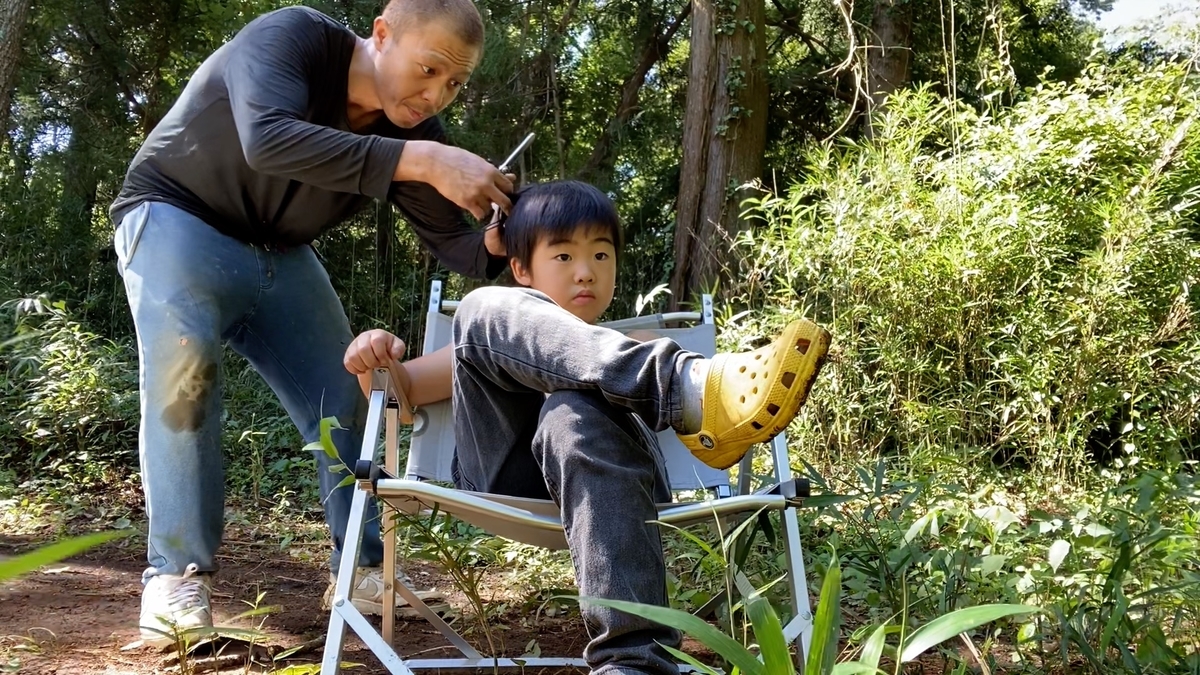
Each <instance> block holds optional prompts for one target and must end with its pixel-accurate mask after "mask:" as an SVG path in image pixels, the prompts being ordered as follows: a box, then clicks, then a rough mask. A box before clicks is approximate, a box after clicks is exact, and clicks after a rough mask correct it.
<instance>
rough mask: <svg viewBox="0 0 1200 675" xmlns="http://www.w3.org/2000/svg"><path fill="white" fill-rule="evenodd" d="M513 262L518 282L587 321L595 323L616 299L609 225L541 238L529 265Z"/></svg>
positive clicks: (514, 273)
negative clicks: (567, 236) (564, 236)
mask: <svg viewBox="0 0 1200 675" xmlns="http://www.w3.org/2000/svg"><path fill="white" fill-rule="evenodd" d="M510 265H511V267H512V271H513V277H514V278H516V280H517V282H518V283H520V284H521V285H523V286H528V287H530V288H532V289H534V290H537V291H541V292H542V293H545V294H546V295H548V296H550V298H551V299H552V300H554V302H556V303H558V306H559V307H562V308H563V309H565V310H567V311H568V312H570V313H572V314H574V315H575V316H577V317H579V318H580V319H583V320H584V321H586V322H587V323H595V322H596V319H599V318H600V315H601V314H603V313H604V310H606V309H608V306H609V305H610V304H611V303H612V299H613V291H614V289H615V287H616V281H617V254H616V247H615V246H614V244H613V241H612V239H611V238H610V235H609V233H608V230H607V228H600V227H580V228H577V229H576V230H575V232H574V233H572V235H571V236H570V237H569V238H565V239H560V240H549V239H546V240H543V241H540V242H538V244H537V246H535V247H534V249H533V254H532V255H531V256H530V260H529V267H528V268H525V267H524V266H523V265H521V263H520V262H518V261H517V260H515V259H512V260H510Z"/></svg>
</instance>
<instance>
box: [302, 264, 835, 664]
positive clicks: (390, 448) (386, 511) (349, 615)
mask: <svg viewBox="0 0 1200 675" xmlns="http://www.w3.org/2000/svg"><path fill="white" fill-rule="evenodd" d="M457 306H458V303H457V302H456V301H452V300H443V299H442V288H441V282H440V281H434V282H433V284H432V286H431V293H430V304H429V313H428V315H427V317H426V334H425V344H424V348H425V353H430V352H431V351H433V350H435V349H437V348H439V347H441V346H442V344H445V342H446V341H448V332H447V330H448V328H447V327H448V325H449V321H448V318H447V315H446V314H444V313H443V312H444V311H445V310H454V309H456V308H457ZM702 310H703V311H702V312H699V313H696V312H678V313H671V314H659V315H653V316H649V317H632V318H629V319H622V320H619V321H614V322H611V323H607V324H605V325H606V326H608V327H611V328H614V329H617V330H623V331H625V330H634V329H639V328H654V329H658V330H659V332H660V333H663V334H666V335H668V336H672V337H674V336H680V342H681V344H683V345H684V346H685V347H688V345H687V344H684V341H683V340H684V339H686V338H687V333H686V332H685V331H686V330H690V329H684V330H683V331H680V330H678V329H676V330H663V328H664V326H666V325H667V324H671V323H678V322H698V323H697V326H706V327H708V330H707V332H706V334H705V335H704V336H703V337H704V338H706V339H707V343H706V344H705V345H703V347H706V348H704V349H696V351H702V353H707V354H708V355H711V353H712V352H713V351H714V350H715V328H714V326H713V324H714V322H713V313H712V300H711V298H710V297H709V296H704V298H703V302H702ZM439 325H441V328H442V330H441V331H439V330H438V326H439ZM439 332H440V334H439ZM439 342H441V343H442V344H439ZM368 401H369V407H368V413H367V421H366V428H365V430H364V434H363V440H362V447H361V451H360V454H359V459H358V461H357V463H356V465H355V466H354V467H353V473H354V477H355V484H354V486H353V487H352V489H354V490H355V492H354V496H353V498H352V501H351V508H350V515H349V523H348V526H347V531H346V539H345V543H344V547H345V548H344V551H343V553H342V558H341V566H340V568H339V570H338V577H337V582H336V584H335V590H334V597H333V602H332V609H331V611H330V614H329V630H328V633H327V635H326V641H325V652H324V656H323V658H322V666H321V673H322V675H334V674H335V673H338V672H340V668H341V661H342V652H343V648H344V645H345V639H346V630H347V629H350V630H353V631H354V632H355V633H356V634H357V635H358V636H359V638H360V639H361V640H362V641H363V643H364V644H365V645H366V646H367V648H368V649H369V650H370V651H371V652H372V653H373V654H374V655H375V657H376V658H378V659H379V661H380V662H381V663H382V664H383V666H384V667H385V668H387V670H388V671H389V672H391V673H393V674H395V675H410V673H412V672H413V671H414V670H423V669H440V668H493V669H494V668H526V667H535V668H536V667H564V666H573V667H579V668H584V669H586V668H587V664H586V663H585V662H584V660H583V659H582V658H578V657H569V656H559V657H554V656H539V657H529V658H525V657H522V658H516V659H513V658H495V657H492V656H486V655H484V654H481V653H480V652H479V651H478V650H476V649H475V648H474V647H473V646H471V645H470V644H469V643H468V642H467V641H466V639H465V638H463V636H462V635H461V634H459V633H458V631H456V630H455V629H454V628H453V627H452V626H450V625H449V624H448V623H447V622H446V621H445V620H444V619H442V617H440V616H439V615H438V614H437V613H436V612H434V611H433V610H432V609H430V608H429V607H428V606H427V605H426V604H425V603H424V602H423V601H421V599H420V598H418V597H417V596H416V594H415V593H414V592H413V591H412V589H410V588H408V587H407V586H405V585H404V584H403V583H400V582H399V581H397V565H396V532H395V527H385V528H383V530H384V561H383V578H384V586H385V588H384V603H383V618H382V626H381V629H380V630H376V629H375V628H374V626H372V624H371V623H370V622H369V621H368V620H367V619H366V618H365V617H364V616H363V615H362V614H361V613H360V612H359V611H358V610H357V609H356V608H355V607H354V606H353V605H352V604H351V603H350V602H348V601H347V598H349V595H350V587H351V581H352V580H353V578H354V574H355V568H356V566H357V561H358V554H359V550H360V548H361V545H362V534H363V529H364V528H363V526H364V519H365V517H366V508H367V500H368V499H371V498H378V499H379V500H380V501H381V502H382V504H381V508H380V514H381V517H383V518H385V519H386V518H387V517H388V516H389V515H390V514H395V513H400V512H402V513H408V514H418V513H427V512H429V510H430V509H432V508H437V509H438V510H439V511H440V512H445V513H449V514H451V515H453V516H455V517H457V518H460V519H462V520H464V521H466V522H469V523H471V524H474V525H476V526H478V527H481V528H483V529H484V530H486V531H488V532H489V533H491V534H493V535H496V536H503V537H506V538H510V539H514V540H517V541H523V542H526V543H532V544H535V545H539V546H544V547H548V548H565V547H566V540H565V537H564V535H563V530H562V523H561V521H560V519H559V510H558V507H557V506H556V505H555V504H554V503H553V502H551V501H549V500H544V501H543V500H536V499H522V498H516V497H508V496H505V495H496V494H484V493H477V492H467V491H463V490H457V489H454V488H449V487H443V486H440V485H436V484H433V483H431V482H429V481H430V480H446V478H447V477H448V474H449V471H448V468H447V467H448V466H449V459H448V458H447V457H445V456H444V450H441V449H439V450H437V453H439V454H436V455H435V457H434V460H435V463H436V464H437V466H433V467H430V466H421V463H420V461H419V459H420V455H421V454H422V453H420V452H418V451H419V449H420V448H419V446H420V445H421V444H422V443H425V442H431V443H438V442H439V440H438V438H437V437H436V436H437V434H444V433H446V429H445V425H446V424H447V421H448V420H449V417H448V415H450V414H452V411H450V410H449V402H448V401H447V402H445V404H444V407H442V408H441V409H440V410H439V409H438V408H436V407H430V408H433V410H432V413H433V414H432V417H433V418H435V419H431V411H430V410H429V409H423V410H422V411H418V412H420V413H421V414H419V415H418V417H417V419H416V420H414V430H413V442H412V443H413V444H412V448H411V449H410V455H409V462H408V466H407V467H406V470H405V473H404V477H403V478H398V477H397V476H399V475H400V474H399V473H398V469H399V465H398V464H399V463H398V456H399V451H398V439H399V426H400V410H401V406H402V404H403V402H402V401H401V397H400V396H398V394H397V389H396V387H395V386H394V384H393V380H392V378H391V377H390V375H389V372H388V370H386V369H380V370H377V371H376V372H375V373H374V374H373V377H372V386H371V391H370V393H369V395H368ZM438 405H441V404H438ZM381 431H383V432H384V444H383V460H384V461H383V466H382V467H381V466H379V464H378V463H377V462H376V456H377V454H376V448H377V444H378V441H379V436H380V432H381ZM450 433H451V438H452V429H451V431H450ZM659 439H660V443H664V444H669V443H672V442H673V443H676V444H678V439H676V438H674V436H673V432H671V431H670V430H667V431H665V432H663V433H661V434H660V435H659ZM445 442H446V441H445V437H444V436H443V437H442V439H441V441H440V443H441V444H442V445H444V444H445ZM452 447H453V446H452V445H451V448H452ZM678 447H679V448H682V447H683V446H682V444H679V445H678ZM770 450H771V455H770V457H771V462H772V464H773V465H774V479H775V481H776V483H775V484H774V485H773V486H770V487H769V488H767V489H764V490H759V491H757V492H751V461H752V457H753V454H754V453H753V452H750V453H747V454H746V456H745V457H744V458H743V459H742V461H741V464H740V470H739V480H738V485H737V488H738V489H737V493H736V494H734V493H733V491H732V486H731V485H730V481H729V473H728V472H727V471H725V472H720V471H716V470H715V469H712V468H710V467H707V466H705V465H703V464H701V463H700V462H699V461H698V460H695V459H694V458H692V457H691V456H690V454H687V455H686V457H682V456H680V455H679V454H678V449H676V450H675V451H674V452H670V451H669V450H668V447H667V446H666V445H664V448H663V451H664V455H667V458H668V475H669V477H670V480H671V483H672V485H671V488H672V492H675V491H678V490H680V489H700V488H703V489H705V490H708V491H709V492H711V493H712V495H713V496H714V497H715V498H713V499H707V500H702V501H692V502H683V503H680V502H673V503H670V504H661V505H659V513H658V518H659V520H660V521H661V522H664V523H668V524H671V525H675V526H679V527H683V526H687V525H691V524H695V523H700V522H705V521H708V522H713V520H714V519H715V518H720V519H722V520H723V521H726V522H729V521H733V520H735V519H737V518H739V517H741V518H744V517H747V516H751V515H754V514H755V513H759V512H762V511H763V510H777V511H780V512H781V514H782V515H781V523H780V524H781V530H782V531H781V534H782V539H783V543H784V546H785V549H786V560H787V568H788V569H787V584H788V586H789V591H790V596H791V610H792V618H791V619H790V620H789V621H788V623H787V624H786V625H785V626H784V635H785V637H786V638H787V640H788V641H789V642H792V641H794V642H796V643H797V645H798V647H799V648H800V653H801V654H802V655H803V654H807V653H808V649H809V646H810V642H811V638H812V623H813V617H812V612H811V610H810V606H809V596H808V583H807V579H806V575H805V569H804V558H803V551H802V549H801V545H800V530H799V519H798V516H797V513H796V511H797V508H798V507H799V506H800V505H801V504H802V502H803V499H804V498H805V497H807V496H808V488H807V481H805V480H803V479H799V480H797V479H793V477H792V475H791V469H790V465H789V462H788V454H787V441H786V439H785V437H784V434H779V435H778V436H776V437H775V438H774V439H773V440H772V441H771V443H770ZM683 452H685V453H686V449H684V450H683ZM424 454H426V455H428V454H430V453H429V452H426V453H424ZM672 458H674V459H672ZM672 461H674V462H676V466H674V467H672V466H671V462H672ZM679 461H683V462H685V463H684V464H683V465H682V466H683V467H684V469H683V471H682V473H683V474H684V475H685V476H686V475H687V474H688V473H691V474H692V475H690V476H687V478H683V479H682V481H680V480H677V478H676V475H675V473H672V468H674V470H675V471H676V472H679V471H680V467H679V465H678V462H679ZM722 476H723V479H722V478H721V477H722ZM681 478H682V477H681ZM688 479H694V481H695V482H692V483H689V481H688ZM385 522H386V520H385ZM393 591H394V592H395V593H399V594H400V596H401V597H402V598H404V600H405V601H407V602H408V604H409V605H410V606H411V607H413V608H414V609H415V610H417V612H418V613H419V614H420V615H421V616H422V617H423V618H424V619H425V620H427V621H429V623H430V624H431V625H432V626H433V627H435V628H437V629H438V631H439V632H440V633H441V634H442V635H443V636H444V637H445V638H446V640H447V641H448V642H449V645H448V646H449V647H452V648H453V649H455V650H456V651H457V652H458V655H457V656H455V657H452V658H435V659H426V658H417V659H404V658H402V657H401V656H400V655H399V654H398V653H397V652H396V650H395V648H394V646H393V644H394V636H395V595H394V594H393ZM723 601H724V599H723V598H722V597H720V596H719V597H718V598H714V600H713V601H712V602H710V603H708V605H706V606H705V607H704V608H701V610H700V611H698V612H697V613H698V614H702V613H703V612H705V611H708V610H711V609H712V608H713V607H714V606H716V605H717V604H718V603H719V602H723ZM681 670H685V671H686V670H691V668H690V667H689V666H686V665H681Z"/></svg>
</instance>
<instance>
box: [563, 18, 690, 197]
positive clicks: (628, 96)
mask: <svg viewBox="0 0 1200 675" xmlns="http://www.w3.org/2000/svg"><path fill="white" fill-rule="evenodd" d="M643 8H644V10H643V12H642V14H643V16H644V17H646V18H649V17H650V15H651V10H652V9H653V5H652V4H651V3H646V4H645V5H643ZM691 11H692V3H691V2H690V1H689V2H687V3H685V4H684V6H683V9H681V10H680V11H679V14H677V15H676V16H675V18H674V19H672V20H671V22H670V23H669V24H667V26H666V28H665V29H661V28H660V27H659V24H660V23H662V20H661V18H659V17H654V23H653V24H652V25H650V26H649V27H648V29H647V30H645V31H643V32H644V33H645V38H644V46H643V47H642V52H641V56H640V57H639V58H638V61H637V65H635V66H634V69H633V72H632V73H630V74H629V76H628V77H626V78H625V81H624V82H622V83H621V96H620V98H619V99H618V101H617V109H616V112H615V113H614V114H613V116H612V118H611V119H609V121H608V124H606V125H604V129H603V130H602V131H601V132H600V135H599V137H597V138H596V142H595V143H593V144H592V154H591V156H590V157H588V160H587V163H586V164H584V166H583V168H582V169H580V171H579V177H580V178H581V179H582V180H586V181H588V182H590V183H596V184H599V185H603V186H606V187H607V186H608V185H609V184H610V183H611V182H612V171H613V164H614V162H615V161H616V157H617V149H618V148H617V142H618V140H619V137H620V135H621V133H622V132H623V131H624V130H625V127H626V126H628V124H629V120H630V118H632V117H633V115H634V114H635V113H636V112H637V111H638V98H639V95H640V94H641V91H642V86H643V85H644V84H645V83H646V76H647V75H649V74H650V69H651V68H653V67H654V66H655V64H657V63H658V62H659V61H660V60H661V59H662V58H663V57H664V56H665V55H666V53H667V50H668V49H669V48H670V45H671V40H672V39H673V38H674V37H675V33H676V32H678V31H679V27H680V26H681V25H683V22H684V21H685V20H686V19H687V17H688V15H689V14H691ZM662 18H665V17H662Z"/></svg>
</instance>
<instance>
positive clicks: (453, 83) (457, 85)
mask: <svg viewBox="0 0 1200 675" xmlns="http://www.w3.org/2000/svg"><path fill="white" fill-rule="evenodd" d="M450 86H451V87H453V88H454V89H462V87H463V83H462V82H459V81H458V80H450Z"/></svg>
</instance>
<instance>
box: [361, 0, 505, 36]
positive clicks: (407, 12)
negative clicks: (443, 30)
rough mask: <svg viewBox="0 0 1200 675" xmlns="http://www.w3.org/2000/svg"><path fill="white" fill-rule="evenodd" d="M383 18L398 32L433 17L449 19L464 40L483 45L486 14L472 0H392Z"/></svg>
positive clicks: (416, 26)
mask: <svg viewBox="0 0 1200 675" xmlns="http://www.w3.org/2000/svg"><path fill="white" fill-rule="evenodd" d="M383 20H384V21H386V22H387V25H388V26H389V27H390V28H391V29H392V31H394V32H395V33H396V34H397V35H403V34H404V33H406V32H408V31H409V30H412V29H414V28H420V27H422V26H424V25H426V24H428V23H429V22H430V21H438V20H441V21H447V22H449V26H450V28H451V30H453V31H454V32H455V33H457V34H458V36H459V37H460V38H462V41H463V42H465V43H466V44H468V45H470V46H471V47H482V46H483V18H482V17H480V16H479V9H478V8H476V7H475V3H473V2H472V1H471V0H391V1H390V2H388V4H387V6H386V7H384V8H383Z"/></svg>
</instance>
